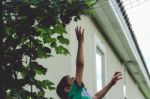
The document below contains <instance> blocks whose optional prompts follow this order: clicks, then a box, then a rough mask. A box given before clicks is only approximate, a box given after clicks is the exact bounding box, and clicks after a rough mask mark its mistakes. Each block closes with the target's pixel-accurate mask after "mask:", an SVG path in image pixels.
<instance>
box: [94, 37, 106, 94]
mask: <svg viewBox="0 0 150 99" xmlns="http://www.w3.org/2000/svg"><path fill="white" fill-rule="evenodd" d="M97 50H99V51H100V53H101V55H102V87H103V86H104V85H105V73H106V72H105V70H106V67H105V64H106V62H105V61H106V59H105V58H106V50H105V47H104V44H103V43H102V41H101V40H100V37H99V36H98V34H95V82H96V84H95V90H96V91H97V73H96V54H97Z"/></svg>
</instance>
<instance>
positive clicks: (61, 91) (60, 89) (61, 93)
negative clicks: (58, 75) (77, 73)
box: [56, 75, 68, 99]
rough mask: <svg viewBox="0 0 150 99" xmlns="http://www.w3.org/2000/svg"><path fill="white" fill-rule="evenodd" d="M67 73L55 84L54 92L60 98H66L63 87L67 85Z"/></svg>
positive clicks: (66, 94)
mask: <svg viewBox="0 0 150 99" xmlns="http://www.w3.org/2000/svg"><path fill="white" fill-rule="evenodd" d="M67 77H68V75H66V76H64V77H63V78H62V79H61V80H60V82H59V84H58V85H57V88H56V92H57V94H58V96H59V97H60V98H61V99H68V93H67V92H65V91H64V88H65V87H67V86H68V82H67Z"/></svg>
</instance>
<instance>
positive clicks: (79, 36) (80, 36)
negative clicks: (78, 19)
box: [75, 26, 84, 42]
mask: <svg viewBox="0 0 150 99" xmlns="http://www.w3.org/2000/svg"><path fill="white" fill-rule="evenodd" d="M75 32H76V36H77V40H78V42H83V41H84V29H81V26H80V27H78V26H77V27H76V28H75Z"/></svg>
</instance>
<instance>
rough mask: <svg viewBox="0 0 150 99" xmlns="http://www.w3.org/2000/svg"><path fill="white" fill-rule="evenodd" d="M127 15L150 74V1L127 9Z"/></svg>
mask: <svg viewBox="0 0 150 99" xmlns="http://www.w3.org/2000/svg"><path fill="white" fill-rule="evenodd" d="M127 13H128V16H129V19H130V23H131V24H132V28H133V30H134V32H135V35H136V37H137V40H138V43H139V45H140V49H141V51H142V54H143V56H144V58H145V62H146V64H147V67H148V69H149V72H150V0H149V1H147V2H145V3H142V4H141V5H139V6H135V7H132V8H130V9H127Z"/></svg>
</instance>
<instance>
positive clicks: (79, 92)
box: [68, 81, 92, 99]
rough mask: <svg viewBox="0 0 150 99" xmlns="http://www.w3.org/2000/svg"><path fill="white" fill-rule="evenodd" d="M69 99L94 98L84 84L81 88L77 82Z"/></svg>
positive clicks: (71, 90)
mask: <svg viewBox="0 0 150 99" xmlns="http://www.w3.org/2000/svg"><path fill="white" fill-rule="evenodd" d="M68 99H92V97H91V96H90V95H89V94H88V92H87V89H86V88H85V87H84V85H83V84H82V85H81V86H79V85H78V84H77V82H76V81H74V83H73V85H72V87H71V89H70V92H69V95H68Z"/></svg>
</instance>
